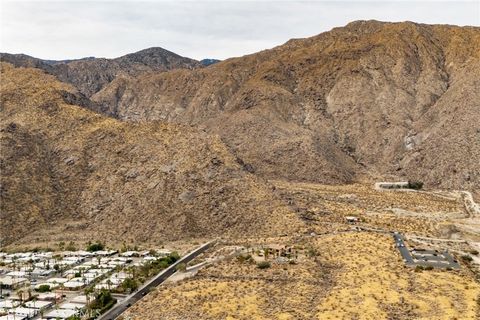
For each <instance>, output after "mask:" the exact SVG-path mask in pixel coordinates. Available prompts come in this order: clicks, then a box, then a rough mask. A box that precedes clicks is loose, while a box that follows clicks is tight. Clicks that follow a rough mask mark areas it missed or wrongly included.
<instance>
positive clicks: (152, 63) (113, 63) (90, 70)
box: [0, 47, 202, 97]
mask: <svg viewBox="0 0 480 320" xmlns="http://www.w3.org/2000/svg"><path fill="white" fill-rule="evenodd" d="M0 60H1V61H3V62H8V63H11V64H13V65H14V66H17V67H34V68H40V69H42V70H44V71H46V72H48V73H50V74H53V75H55V76H56V77H57V78H58V79H59V80H60V81H63V82H67V83H70V84H73V85H74V86H75V87H76V88H77V89H78V90H79V91H80V92H81V93H83V94H84V95H85V96H87V97H90V96H91V95H92V94H94V93H96V92H98V91H99V90H100V89H102V88H103V87H104V86H105V85H107V84H108V83H110V82H111V81H112V80H113V79H115V77H117V76H120V75H140V74H143V73H148V72H163V71H167V70H172V69H178V68H185V69H192V68H199V67H201V66H202V64H201V63H200V62H198V61H196V60H193V59H189V58H185V57H181V56H179V55H177V54H175V53H173V52H170V51H168V50H165V49H162V48H158V47H155V48H149V49H145V50H141V51H138V52H135V53H131V54H127V55H125V56H122V57H119V58H115V59H105V58H92V57H89V58H85V59H77V60H65V61H51V60H42V59H37V58H33V57H30V56H27V55H23V54H8V53H2V54H1V55H0Z"/></svg>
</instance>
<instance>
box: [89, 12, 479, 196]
mask: <svg viewBox="0 0 480 320" xmlns="http://www.w3.org/2000/svg"><path fill="white" fill-rule="evenodd" d="M479 63H480V29H479V28H476V27H456V26H445V25H423V24H415V23H411V22H405V23H383V22H378V21H357V22H353V23H350V24H348V25H347V26H345V27H342V28H335V29H333V30H331V31H329V32H325V33H322V34H320V35H318V36H315V37H312V38H307V39H295V40H290V41H288V42H287V43H286V44H284V45H281V46H278V47H276V48H273V49H271V50H265V51H262V52H259V53H256V54H252V55H248V56H244V57H240V58H234V59H228V60H226V61H222V62H219V63H216V64H214V65H212V66H210V67H209V68H203V69H194V70H173V71H171V72H166V73H161V74H158V73H150V74H144V75H141V76H138V77H134V78H132V77H118V78H116V79H115V80H114V81H112V82H111V83H110V84H109V85H108V86H106V87H105V88H103V89H102V90H101V91H99V92H98V93H96V94H95V95H93V96H92V100H93V101H95V102H96V103H98V104H99V105H100V106H101V108H100V110H101V111H102V112H103V113H105V114H108V115H111V116H114V117H116V118H118V119H122V120H127V121H140V120H142V121H143V120H162V121H168V122H174V123H184V124H191V125H196V126H201V127H204V128H206V130H207V131H208V132H211V133H215V134H218V135H219V136H220V137H221V138H222V140H223V141H224V142H225V143H226V144H227V145H228V147H229V148H230V150H231V151H232V152H233V153H234V154H235V155H236V156H237V157H238V158H240V159H242V161H244V162H245V163H247V164H248V165H249V167H250V168H251V170H252V171H254V172H256V173H257V174H259V175H261V176H263V177H266V178H269V179H292V180H306V181H315V182H327V183H344V182H350V181H353V180H358V179H364V178H368V177H372V176H373V177H377V178H386V177H391V176H395V177H396V178H400V179H408V178H411V179H419V180H422V181H424V182H425V183H426V186H428V187H444V188H466V189H475V188H478V186H479V185H480V162H479V161H478V159H479V156H480V131H479V127H478V123H479V120H480V118H479V117H480V112H479V111H480V107H479V104H478V101H479V98H480V97H479V94H480V93H479V92H480V90H479V88H480V85H479V79H480V68H479Z"/></svg>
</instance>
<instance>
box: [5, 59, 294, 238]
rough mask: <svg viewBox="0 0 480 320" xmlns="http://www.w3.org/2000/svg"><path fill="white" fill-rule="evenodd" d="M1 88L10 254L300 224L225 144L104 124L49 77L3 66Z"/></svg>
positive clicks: (192, 134) (155, 126) (173, 128)
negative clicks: (29, 247)
mask: <svg viewBox="0 0 480 320" xmlns="http://www.w3.org/2000/svg"><path fill="white" fill-rule="evenodd" d="M1 78H2V85H1V91H0V96H1V104H0V108H1V113H2V118H1V121H0V142H1V151H2V152H1V153H0V166H1V168H0V171H1V185H0V195H1V201H0V214H1V217H0V218H1V219H0V220H1V226H0V241H1V243H2V245H6V244H9V243H12V242H15V243H43V242H46V241H54V242H58V241H61V240H64V241H67V240H80V241H82V240H85V241H87V240H89V239H100V240H103V241H107V242H110V243H119V242H120V241H122V242H126V243H138V242H156V243H158V242H160V241H167V240H175V239H182V238H191V237H193V238H196V237H215V236H216V235H218V236H220V235H221V236H223V237H228V236H239V235H241V236H249V235H262V234H263V235H271V234H279V233H288V232H289V230H294V229H295V228H296V227H298V226H300V223H299V221H298V220H297V218H296V216H295V215H294V214H293V213H291V211H290V210H289V209H288V208H287V207H286V206H285V205H284V204H283V203H282V202H281V201H280V200H279V199H277V198H276V197H275V196H274V194H273V193H272V190H271V186H269V185H267V184H266V183H265V182H264V181H262V180H261V179H259V178H258V177H256V176H255V175H253V174H251V173H249V172H247V171H246V170H244V168H243V166H242V164H240V163H239V161H238V159H236V158H235V156H233V155H232V154H231V153H230V151H229V150H228V148H227V147H226V146H225V145H224V144H223V143H222V141H221V140H220V139H219V138H218V137H217V136H212V135H210V134H208V133H206V132H204V131H202V130H199V129H196V128H192V127H189V126H184V125H175V124H168V123H159V122H156V121H151V122H148V123H129V122H122V121H119V120H116V119H112V118H109V117H105V116H102V115H99V114H96V113H94V112H92V111H89V110H87V109H85V108H83V107H79V106H76V105H74V103H72V101H75V99H74V98H72V97H75V96H77V95H78V91H77V90H76V89H74V88H73V87H72V86H71V85H68V84H65V83H61V82H59V81H58V80H56V79H55V78H54V77H53V76H51V75H47V74H45V73H44V72H43V71H41V70H39V69H32V68H14V67H13V66H12V65H10V64H6V63H2V64H1Z"/></svg>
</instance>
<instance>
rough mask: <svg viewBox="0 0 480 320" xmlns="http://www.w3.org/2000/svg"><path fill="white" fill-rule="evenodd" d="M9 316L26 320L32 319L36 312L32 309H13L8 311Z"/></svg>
mask: <svg viewBox="0 0 480 320" xmlns="http://www.w3.org/2000/svg"><path fill="white" fill-rule="evenodd" d="M8 313H9V314H14V315H15V316H20V317H25V318H27V319H30V318H33V317H35V316H36V315H37V313H38V310H37V309H33V308H22V307H20V308H15V309H10V310H9V311H8Z"/></svg>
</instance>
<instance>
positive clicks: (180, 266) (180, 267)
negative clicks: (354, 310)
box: [175, 262, 187, 272]
mask: <svg viewBox="0 0 480 320" xmlns="http://www.w3.org/2000/svg"><path fill="white" fill-rule="evenodd" d="M175 269H177V271H181V272H184V271H185V270H187V265H186V264H185V263H183V262H182V263H179V264H178V265H177V267H176V268H175Z"/></svg>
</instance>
